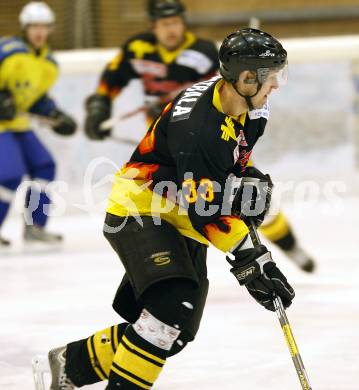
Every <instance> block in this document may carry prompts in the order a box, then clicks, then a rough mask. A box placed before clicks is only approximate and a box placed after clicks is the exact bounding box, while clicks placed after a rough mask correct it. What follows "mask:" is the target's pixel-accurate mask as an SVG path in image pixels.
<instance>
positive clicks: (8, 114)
mask: <svg viewBox="0 0 359 390" xmlns="http://www.w3.org/2000/svg"><path fill="white" fill-rule="evenodd" d="M15 114H16V107H15V100H14V98H13V96H12V94H11V92H10V91H8V90H6V89H3V90H0V120H4V121H9V120H12V119H14V118H15Z"/></svg>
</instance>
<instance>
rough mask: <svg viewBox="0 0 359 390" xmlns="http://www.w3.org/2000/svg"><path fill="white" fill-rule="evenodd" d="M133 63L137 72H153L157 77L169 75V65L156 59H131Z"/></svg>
mask: <svg viewBox="0 0 359 390" xmlns="http://www.w3.org/2000/svg"><path fill="white" fill-rule="evenodd" d="M131 65H132V66H133V69H134V70H135V71H136V73H138V74H140V75H142V74H151V75H153V76H156V77H160V78H165V77H166V76H167V66H166V65H165V64H161V63H159V62H155V61H149V60H139V59H133V60H131Z"/></svg>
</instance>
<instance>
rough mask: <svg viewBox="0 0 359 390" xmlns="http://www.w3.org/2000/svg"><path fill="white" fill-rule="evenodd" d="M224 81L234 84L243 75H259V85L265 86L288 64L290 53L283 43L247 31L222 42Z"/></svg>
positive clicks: (248, 29) (232, 35)
mask: <svg viewBox="0 0 359 390" xmlns="http://www.w3.org/2000/svg"><path fill="white" fill-rule="evenodd" d="M219 61H220V72H221V75H222V77H223V78H224V79H225V80H226V81H228V82H230V83H231V84H234V83H236V82H237V80H238V79H239V75H240V73H241V72H243V71H245V70H250V71H254V72H256V75H257V81H258V83H259V84H263V83H264V81H265V80H266V78H267V76H268V74H269V73H270V71H272V70H273V69H278V70H280V69H282V68H284V67H285V66H286V64H287V52H286V50H285V49H284V48H283V46H282V45H281V43H280V42H279V41H278V40H277V39H275V38H274V37H272V36H271V35H270V34H267V33H266V32H264V31H261V30H256V29H254V28H244V29H242V30H239V31H236V32H234V33H232V34H230V35H228V37H227V38H226V39H225V40H224V41H223V43H222V45H221V47H220V49H219Z"/></svg>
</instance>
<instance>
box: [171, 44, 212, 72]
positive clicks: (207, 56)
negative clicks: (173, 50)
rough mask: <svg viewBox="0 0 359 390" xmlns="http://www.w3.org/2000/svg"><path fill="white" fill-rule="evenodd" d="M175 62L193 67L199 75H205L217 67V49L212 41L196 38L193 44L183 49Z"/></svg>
mask: <svg viewBox="0 0 359 390" xmlns="http://www.w3.org/2000/svg"><path fill="white" fill-rule="evenodd" d="M176 63H177V64H179V65H182V66H187V67H189V68H192V69H194V70H195V71H196V72H197V73H198V74H199V75H206V74H207V73H209V72H213V71H216V70H217V69H218V68H219V61H218V51H217V48H216V46H215V45H214V43H212V42H210V41H207V40H204V39H197V40H196V41H195V42H194V43H193V45H191V46H190V47H189V48H187V49H185V50H183V52H182V53H181V54H180V55H179V56H178V57H177V60H176Z"/></svg>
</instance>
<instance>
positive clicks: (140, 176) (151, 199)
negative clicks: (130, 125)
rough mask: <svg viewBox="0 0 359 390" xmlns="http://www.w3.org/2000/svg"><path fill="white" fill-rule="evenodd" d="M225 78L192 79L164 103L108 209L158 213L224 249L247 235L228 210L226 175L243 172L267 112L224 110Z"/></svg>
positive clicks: (117, 180) (229, 191)
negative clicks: (235, 114)
mask: <svg viewBox="0 0 359 390" xmlns="http://www.w3.org/2000/svg"><path fill="white" fill-rule="evenodd" d="M223 83H224V81H223V79H221V78H219V77H213V78H212V79H210V80H207V81H202V82H199V83H197V84H194V85H193V86H192V87H189V88H187V89H186V90H184V91H183V92H182V93H181V94H180V95H179V96H178V97H176V99H175V100H174V101H173V102H171V103H169V104H168V105H167V106H166V107H165V109H164V110H163V111H162V114H161V115H160V116H159V117H158V118H157V120H156V121H154V122H153V124H152V125H151V126H150V128H149V130H148V132H147V133H146V135H145V136H144V138H143V139H142V141H141V142H140V144H139V145H138V147H137V148H136V150H135V152H134V153H133V155H132V157H131V159H130V161H129V162H128V163H127V164H125V166H124V167H123V168H122V169H121V170H120V171H119V172H118V173H117V174H116V176H115V181H114V184H113V190H112V193H111V195H110V200H109V207H108V210H107V211H108V212H109V213H111V214H115V215H119V216H126V215H132V216H136V215H152V216H160V217H162V218H163V219H165V220H167V221H168V222H170V223H171V224H172V225H174V226H175V227H176V228H177V229H178V230H179V231H180V232H181V233H182V234H183V235H185V236H187V237H191V238H193V239H195V240H198V241H200V242H203V243H205V244H208V241H210V242H211V243H212V244H214V245H215V246H216V247H217V248H219V249H221V250H222V251H225V252H226V251H228V250H229V249H230V248H232V247H233V246H234V245H235V244H236V243H237V242H239V241H240V240H241V239H242V238H243V237H244V236H245V235H246V234H247V233H248V227H247V226H246V225H245V223H244V222H243V221H242V220H241V219H240V218H239V217H238V216H232V215H231V207H230V199H231V196H232V187H231V186H230V183H231V181H230V180H229V179H230V178H231V176H233V174H234V175H235V176H237V177H240V176H241V175H242V172H243V171H244V169H245V167H246V166H247V163H248V160H249V157H250V155H251V152H252V148H253V146H254V145H255V143H256V142H257V140H258V138H259V137H260V136H261V135H262V134H263V131H264V128H265V125H266V122H267V118H268V115H269V109H268V104H266V105H265V106H263V107H262V108H261V109H259V110H252V111H249V112H246V113H244V114H242V115H241V116H240V117H232V116H229V115H226V114H224V113H223V110H222V106H221V102H220V97H219V91H220V88H221V87H222V85H223Z"/></svg>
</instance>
